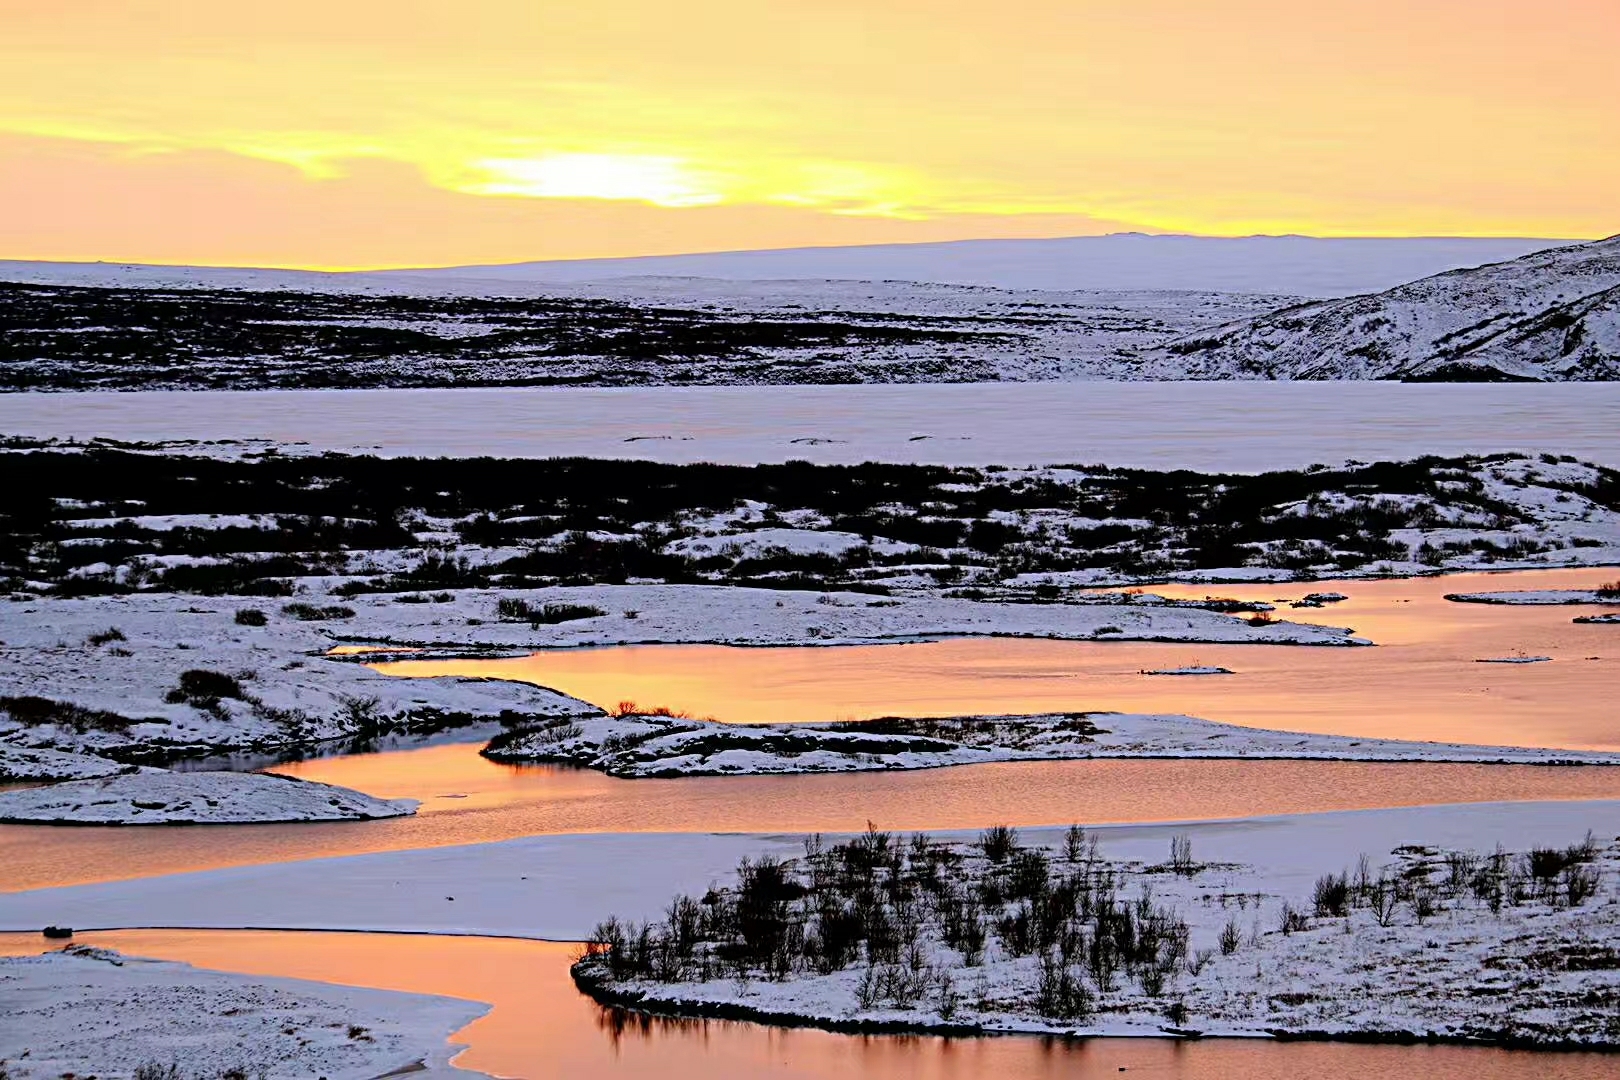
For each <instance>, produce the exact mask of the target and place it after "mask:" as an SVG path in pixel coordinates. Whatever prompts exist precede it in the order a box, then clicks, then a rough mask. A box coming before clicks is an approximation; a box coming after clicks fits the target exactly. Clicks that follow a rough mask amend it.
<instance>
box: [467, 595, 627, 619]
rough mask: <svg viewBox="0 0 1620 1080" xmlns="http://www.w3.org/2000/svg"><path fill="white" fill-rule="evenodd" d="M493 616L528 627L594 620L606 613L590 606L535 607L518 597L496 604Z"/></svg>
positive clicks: (545, 605)
mask: <svg viewBox="0 0 1620 1080" xmlns="http://www.w3.org/2000/svg"><path fill="white" fill-rule="evenodd" d="M495 614H496V616H497V617H498V618H499V619H500V620H501V621H502V622H526V623H528V624H529V625H530V626H539V625H540V624H541V623H562V622H571V621H573V620H574V619H594V618H597V617H598V616H601V615H606V614H607V612H605V611H603V610H602V609H601V608H599V607H593V606H591V605H590V604H540V605H538V606H537V605H534V604H531V603H529V602H528V601H527V600H525V599H523V598H522V597H520V596H506V597H502V598H501V599H500V600H499V601H498V602H497V603H496V605H495Z"/></svg>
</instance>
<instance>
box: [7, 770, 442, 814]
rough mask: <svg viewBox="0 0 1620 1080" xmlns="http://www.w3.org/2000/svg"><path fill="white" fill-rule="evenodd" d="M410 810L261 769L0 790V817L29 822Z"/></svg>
mask: <svg viewBox="0 0 1620 1080" xmlns="http://www.w3.org/2000/svg"><path fill="white" fill-rule="evenodd" d="M415 812H416V804H415V803H413V802H412V801H410V800H408V799H395V800H389V799H377V798H373V797H372V796H370V795H364V794H361V793H360V792H358V791H350V790H349V789H347V788H340V787H332V786H330V785H328V784H315V783H311V782H309V781H307V780H295V779H293V778H291V777H287V776H275V775H269V774H263V773H226V772H206V773H204V772H194V773H177V772H169V771H167V770H164V769H141V770H139V771H137V772H133V773H125V774H122V775H119V776H112V777H105V778H102V779H99V780H73V781H69V782H68V783H64V784H53V785H51V786H49V787H40V788H27V789H25V790H22V791H7V792H0V821H3V822H10V823H33V824H69V823H71V824H96V825H218V824H241V823H246V822H282V821H365V820H369V819H371V818H390V817H404V816H406V815H409V814H413V813H415Z"/></svg>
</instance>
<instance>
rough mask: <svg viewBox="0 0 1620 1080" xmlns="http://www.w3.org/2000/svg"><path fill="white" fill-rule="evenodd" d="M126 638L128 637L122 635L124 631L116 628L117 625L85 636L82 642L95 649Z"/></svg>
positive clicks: (126, 639)
mask: <svg viewBox="0 0 1620 1080" xmlns="http://www.w3.org/2000/svg"><path fill="white" fill-rule="evenodd" d="M128 640H129V639H128V638H126V637H125V636H124V632H123V631H122V630H120V629H118V627H116V626H109V627H108V628H107V629H105V630H103V631H101V632H100V633H99V634H91V635H90V636H89V637H87V638H85V639H84V643H85V644H86V645H88V646H90V647H91V648H92V649H96V648H100V647H101V646H103V645H106V644H108V643H110V642H114V641H128Z"/></svg>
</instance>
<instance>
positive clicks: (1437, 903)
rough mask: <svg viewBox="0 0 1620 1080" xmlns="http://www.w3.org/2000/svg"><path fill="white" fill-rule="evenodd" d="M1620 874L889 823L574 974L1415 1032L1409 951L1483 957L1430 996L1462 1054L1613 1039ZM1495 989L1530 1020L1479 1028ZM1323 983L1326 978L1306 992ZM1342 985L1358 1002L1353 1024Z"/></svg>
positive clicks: (791, 994)
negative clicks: (939, 830) (1257, 869)
mask: <svg viewBox="0 0 1620 1080" xmlns="http://www.w3.org/2000/svg"><path fill="white" fill-rule="evenodd" d="M1617 862H1620V845H1616V846H1615V847H1614V848H1611V849H1609V850H1605V849H1604V848H1603V847H1602V846H1601V845H1600V844H1599V842H1598V841H1597V840H1596V839H1595V838H1594V837H1593V836H1592V835H1591V834H1588V835H1587V836H1586V838H1585V839H1583V840H1581V841H1579V842H1578V843H1575V844H1571V845H1569V846H1567V847H1538V848H1533V849H1531V850H1529V851H1524V852H1519V853H1512V852H1509V851H1507V850H1505V849H1503V848H1501V847H1497V848H1496V849H1495V850H1494V851H1492V852H1490V853H1488V854H1479V853H1475V852H1470V851H1461V850H1458V851H1452V850H1440V849H1435V848H1427V847H1421V846H1416V845H1413V846H1407V847H1401V848H1397V849H1396V850H1394V851H1393V852H1392V853H1391V857H1390V859H1389V861H1387V862H1385V863H1383V864H1381V865H1375V864H1374V862H1373V860H1372V859H1371V858H1369V857H1368V856H1366V855H1363V856H1362V857H1361V858H1360V859H1359V860H1358V862H1357V863H1356V864H1355V865H1354V866H1350V867H1346V868H1344V869H1343V870H1342V871H1337V872H1333V873H1329V874H1324V875H1322V876H1321V877H1320V878H1319V879H1318V880H1317V881H1316V882H1315V885H1314V887H1313V888H1312V890H1311V893H1310V895H1309V896H1305V897H1300V896H1292V895H1288V894H1287V893H1286V892H1283V891H1281V890H1276V888H1275V886H1274V885H1266V884H1265V883H1264V879H1263V876H1262V877H1261V878H1260V879H1258V880H1259V881H1260V882H1261V884H1262V887H1259V888H1256V887H1254V886H1253V884H1252V883H1253V882H1254V881H1256V880H1257V879H1256V878H1254V876H1253V875H1252V874H1249V875H1248V876H1247V877H1246V876H1245V871H1246V870H1247V869H1248V868H1241V867H1237V866H1235V865H1232V864H1212V863H1204V862H1200V861H1198V860H1197V859H1196V858H1195V855H1194V851H1193V845H1192V841H1191V839H1190V838H1189V837H1188V836H1187V835H1176V836H1174V837H1173V838H1172V839H1171V843H1170V845H1169V851H1168V858H1166V859H1165V860H1164V861H1163V862H1159V863H1152V864H1147V863H1142V862H1131V861H1121V860H1116V859H1109V858H1106V857H1104V855H1103V854H1102V852H1101V851H1100V846H1099V842H1098V837H1097V835H1096V834H1095V833H1089V832H1087V830H1085V829H1084V828H1082V827H1080V826H1071V827H1070V828H1069V829H1068V831H1067V833H1066V834H1064V835H1063V837H1062V839H1061V840H1060V841H1059V842H1057V843H1055V844H1054V843H1052V842H1050V841H1048V842H1046V843H1044V844H1029V843H1026V842H1025V841H1024V840H1023V838H1021V837H1020V836H1019V834H1018V832H1017V830H1015V829H1012V828H1008V827H1006V826H995V827H992V828H990V829H987V830H985V831H984V832H983V833H982V834H981V835H980V836H979V837H978V839H977V841H976V842H971V843H944V842H940V841H937V840H934V839H932V838H930V837H929V836H928V835H926V834H922V833H917V834H913V835H911V836H910V837H905V836H902V835H897V834H894V833H890V832H885V831H882V830H879V829H877V828H875V827H871V826H869V827H868V829H867V831H866V832H865V833H864V834H861V835H859V836H855V837H853V838H851V839H848V840H843V841H840V842H837V843H829V842H827V841H826V840H824V839H823V838H822V837H821V836H819V835H817V836H812V837H809V838H807V839H806V841H805V846H804V854H803V856H802V857H799V858H796V859H791V860H784V861H779V860H776V859H771V858H760V859H744V860H743V861H742V863H741V864H740V865H739V866H738V867H737V871H736V874H735V876H734V877H733V878H732V880H731V881H730V882H728V883H725V884H715V885H712V886H711V887H710V888H709V890H708V891H707V892H706V893H704V894H703V895H702V896H687V895H679V896H676V897H674V898H673V899H672V900H671V901H670V903H669V905H668V907H667V908H666V910H665V914H664V917H663V918H661V919H655V920H652V921H649V922H646V923H636V922H626V921H622V920H620V919H618V918H616V917H610V918H608V919H606V920H604V921H603V922H601V923H600V924H599V925H598V926H597V927H596V930H595V932H594V933H593V934H592V936H591V938H590V940H589V941H588V942H587V943H586V944H585V946H584V947H583V949H582V951H581V954H580V956H579V958H578V960H577V962H576V964H575V967H574V974H575V978H576V981H577V982H578V983H579V984H580V985H581V987H582V988H583V989H585V990H586V992H588V993H591V994H593V995H595V996H597V997H598V998H599V999H601V1000H605V1001H612V1002H615V1003H619V1004H627V1005H630V1006H632V1007H636V1008H642V1009H646V1010H649V1011H654V1012H673V1013H698V1014H715V1013H718V1014H720V1015H743V1016H754V1017H756V1018H764V1019H775V1020H781V1021H784V1022H795V1021H797V1022H808V1023H813V1024H823V1025H826V1026H832V1027H836V1028H850V1027H861V1026H863V1025H864V1026H867V1027H871V1028H883V1027H889V1028H916V1029H930V1028H933V1029H946V1030H957V1029H974V1028H983V1029H987V1030H993V1029H1003V1030H1007V1029H1012V1030H1020V1029H1021V1030H1075V1029H1091V1030H1120V1025H1121V1024H1123V1025H1125V1027H1126V1028H1127V1029H1134V1030H1137V1031H1139V1032H1142V1033H1146V1032H1150V1031H1152V1030H1156V1029H1165V1030H1171V1031H1183V1030H1211V1029H1212V1030H1214V1031H1234V1032H1235V1031H1250V1032H1256V1031H1293V1032H1295V1033H1306V1032H1315V1033H1326V1034H1340V1035H1344V1034H1360V1035H1374V1036H1384V1037H1391V1038H1396V1037H1411V1035H1412V1033H1413V1032H1418V1031H1420V1029H1419V1027H1417V1026H1416V1025H1417V1024H1419V1023H1423V1022H1425V1021H1423V1020H1407V1019H1403V1018H1402V1016H1401V1015H1400V1013H1401V1009H1400V1002H1401V1000H1402V998H1401V995H1402V994H1406V993H1409V992H1411V990H1412V987H1411V986H1409V985H1407V982H1408V980H1409V978H1410V977H1411V973H1410V972H1408V971H1406V970H1405V966H1404V963H1403V965H1402V967H1401V969H1400V970H1389V971H1379V970H1374V969H1376V967H1377V965H1378V964H1379V963H1382V962H1390V963H1393V962H1394V961H1392V960H1390V959H1389V958H1390V957H1391V956H1395V955H1402V954H1401V949H1403V948H1404V949H1408V950H1410V952H1411V954H1412V955H1425V959H1423V960H1422V961H1421V963H1422V964H1423V965H1427V966H1432V965H1435V964H1444V963H1449V962H1459V963H1461V962H1464V961H1466V962H1468V963H1469V964H1471V965H1472V966H1471V967H1470V968H1469V970H1467V972H1466V974H1465V975H1464V976H1461V977H1459V976H1457V975H1456V974H1455V973H1453V978H1452V980H1451V981H1435V980H1433V979H1430V980H1429V981H1428V983H1427V984H1426V985H1425V987H1424V989H1423V993H1422V996H1423V997H1424V998H1426V999H1429V1001H1428V1002H1427V1004H1426V1005H1425V1006H1424V1008H1426V1009H1431V1013H1430V1014H1428V1016H1427V1021H1426V1022H1428V1023H1434V1022H1435V1021H1434V1015H1435V1014H1434V1012H1433V1011H1432V1010H1438V1013H1439V1015H1442V1016H1444V1015H1450V1016H1452V1017H1453V1018H1454V1019H1455V1025H1453V1026H1454V1028H1455V1035H1456V1037H1458V1038H1483V1039H1487V1040H1496V1041H1506V1042H1513V1041H1524V1042H1531V1043H1539V1044H1546V1043H1550V1042H1570V1041H1572V1042H1584V1043H1601V1044H1607V1045H1612V1044H1614V1043H1615V1042H1616V1041H1620V1023H1617V1022H1615V1020H1614V1016H1615V1015H1620V1014H1616V1013H1614V1012H1613V1009H1614V1007H1615V1006H1616V1005H1617V1004H1620V987H1617V986H1616V984H1615V981H1614V978H1613V973H1614V972H1615V971H1616V970H1620V951H1617V949H1616V941H1617V940H1620V938H1617V937H1616V936H1615V931H1616V924H1617V920H1620V915H1617V914H1616V906H1617V901H1616V898H1615V897H1614V896H1613V895H1612V892H1613V890H1612V889H1611V890H1609V893H1608V894H1605V893H1604V891H1603V883H1604V881H1605V876H1606V874H1607V873H1609V872H1612V870H1613V868H1614V866H1615V865H1616V864H1617ZM1244 882H1249V883H1250V884H1249V885H1247V886H1245V885H1244V884H1243V883H1244ZM1447 935H1451V937H1450V938H1447ZM1442 939H1446V940H1453V941H1458V942H1464V943H1466V947H1458V948H1456V949H1451V950H1445V949H1444V948H1443V946H1442V945H1441V941H1442ZM1391 950H1393V951H1391ZM1436 950H1442V951H1443V953H1444V955H1441V956H1438V957H1436V956H1433V955H1427V954H1433V953H1434V952H1435V951H1436ZM1459 958H1461V959H1459ZM1313 964H1315V965H1318V966H1317V967H1315V968H1313V967H1312V965H1313ZM1335 965H1337V966H1335ZM1313 972H1314V974H1312V973H1313ZM1431 974H1432V973H1431ZM1493 976H1500V977H1501V978H1502V979H1505V980H1507V982H1508V984H1510V985H1512V986H1513V988H1514V993H1515V994H1516V995H1517V1000H1518V1002H1519V1005H1520V1006H1521V1007H1522V1010H1524V1012H1525V1017H1523V1018H1515V1017H1514V1016H1512V1015H1510V1016H1508V1017H1507V1018H1477V1022H1476V1018H1474V1016H1473V1011H1474V1010H1475V1009H1477V1008H1478V1007H1479V1004H1480V996H1483V995H1493V994H1495V993H1496V992H1495V991H1494V990H1491V989H1490V988H1489V987H1483V986H1482V985H1481V984H1483V983H1487V982H1490V981H1492V978H1493ZM1311 978H1316V979H1318V980H1320V983H1321V984H1320V985H1316V986H1311V985H1306V986H1304V987H1303V988H1302V987H1301V986H1299V985H1296V983H1297V982H1299V981H1300V980H1304V981H1306V982H1307V983H1308V982H1309V980H1310V979H1311ZM1570 978H1573V979H1574V981H1575V983H1577V984H1578V985H1573V986H1572V985H1570V984H1568V983H1567V982H1565V981H1562V980H1566V979H1570ZM1338 979H1354V980H1356V985H1357V987H1358V989H1357V990H1356V992H1355V994H1353V995H1351V997H1356V998H1357V1000H1356V1001H1355V1002H1354V1004H1352V1003H1350V1001H1349V999H1348V998H1347V999H1346V1003H1345V1004H1344V1007H1343V1010H1342V1012H1340V1011H1336V1005H1335V1003H1334V994H1335V993H1336V992H1338V988H1337V987H1336V984H1335V980H1338ZM1367 994H1371V995H1379V994H1382V995H1385V999H1384V1000H1380V1001H1376V1002H1372V1003H1371V1004H1369V1002H1368V1001H1365V1000H1360V995H1367ZM1497 996H1499V995H1497ZM716 1006H719V1008H718V1009H717V1008H716ZM1538 1009H1547V1010H1550V1012H1551V1014H1552V1019H1548V1017H1547V1015H1545V1014H1543V1015H1541V1016H1539V1017H1537V1016H1535V1015H1534V1014H1535V1011H1536V1010H1538ZM728 1010H729V1011H728ZM1295 1010H1298V1011H1297V1013H1296V1012H1295ZM1358 1010H1360V1011H1359V1012H1358ZM1606 1010H1607V1011H1606ZM1470 1024H1472V1025H1473V1026H1472V1027H1470V1026H1469V1025H1470ZM1560 1024H1563V1025H1565V1026H1564V1027H1560ZM1492 1025H1494V1026H1492ZM1426 1030H1427V1031H1431V1032H1432V1031H1434V1030H1436V1029H1435V1028H1429V1029H1426Z"/></svg>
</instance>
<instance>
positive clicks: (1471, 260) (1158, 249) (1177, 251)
mask: <svg viewBox="0 0 1620 1080" xmlns="http://www.w3.org/2000/svg"><path fill="white" fill-rule="evenodd" d="M1565 243H1568V241H1564V240H1547V239H1517V238H1493V239H1472V238H1458V237H1408V238H1387V239H1386V238H1376V239H1374V238H1365V239H1342V238H1319V237H1309V236H1246V237H1230V238H1228V237H1203V236H1174V235H1170V236H1150V235H1144V234H1142V233H1116V234H1113V235H1110V236H1075V237H1059V238H1054V239H1031V240H957V241H945V242H939V243H921V244H865V245H855V246H849V247H820V248H786V249H777V250H764V251H729V252H712V253H701V254H689V255H654V256H645V257H639V258H619V259H574V260H559V261H551V262H527V263H509V264H504V265H494V266H449V267H438V268H433V269H421V270H388V271H363V272H357V273H316V272H311V271H303V270H264V269H249V268H227V267H192V266H142V265H134V264H117V263H51V262H26V261H13V262H4V261H0V279H4V280H8V281H30V282H37V283H41V284H84V285H104V286H105V285H126V286H133V287H143V288H150V287H171V288H172V287H186V286H192V287H199V286H200V287H209V288H259V289H287V288H292V289H309V288H320V287H323V286H326V287H336V288H343V289H355V290H357V291H358V290H360V289H365V290H367V291H374V292H376V291H387V290H393V291H400V290H408V289H413V288H415V289H433V288H437V289H446V290H448V289H462V290H478V291H487V290H490V289H493V288H497V287H498V288H502V289H504V290H512V289H514V288H521V287H524V286H528V287H534V286H551V287H556V286H562V285H578V284H590V283H602V282H610V281H621V282H623V281H632V282H633V281H635V280H636V279H649V278H664V279H670V278H707V279H714V280H723V281H727V282H763V281H806V280H813V279H822V280H845V281H873V282H896V281H906V282H919V283H937V284H950V285H968V286H982V287H994V288H1001V289H1051V290H1063V291H1069V290H1078V289H1110V290H1113V289H1173V290H1202V291H1209V292H1234V293H1294V294H1297V295H1305V296H1347V295H1350V294H1352V293H1359V292H1367V291H1371V290H1377V289H1383V288H1388V287H1390V286H1391V285H1395V284H1398V283H1400V282H1403V281H1411V280H1413V279H1415V278H1420V277H1424V276H1427V275H1429V274H1436V273H1440V272H1442V271H1445V270H1452V269H1457V268H1459V267H1464V266H1478V265H1480V264H1482V263H1488V262H1495V261H1498V260H1501V259H1512V258H1517V257H1518V256H1520V255H1524V254H1528V253H1530V252H1533V251H1539V250H1542V249H1545V248H1548V247H1554V246H1559V245H1562V244H1565Z"/></svg>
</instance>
